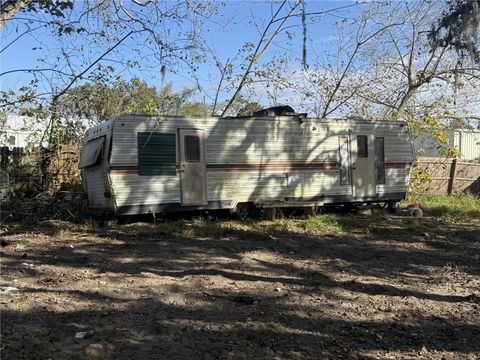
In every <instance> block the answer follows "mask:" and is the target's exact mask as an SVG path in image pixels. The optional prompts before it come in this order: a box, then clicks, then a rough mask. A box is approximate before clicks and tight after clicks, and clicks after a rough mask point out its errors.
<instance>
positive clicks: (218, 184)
mask: <svg viewBox="0 0 480 360" xmlns="http://www.w3.org/2000/svg"><path fill="white" fill-rule="evenodd" d="M181 128H185V129H189V128H197V129H203V131H204V135H205V159H206V178H207V196H208V201H209V202H219V203H220V202H222V203H223V204H228V203H235V202H245V201H254V202H257V201H268V200H284V199H287V198H295V199H311V198H322V197H326V198H328V197H338V198H342V199H343V198H345V199H348V198H351V197H352V196H353V192H352V185H340V174H339V138H338V137H339V136H351V134H352V132H353V133H354V134H358V133H365V134H372V133H373V134H374V135H375V136H381V137H384V139H385V149H384V150H385V177H386V179H385V180H386V181H385V184H381V185H376V191H377V194H378V195H381V196H384V195H388V194H393V193H395V194H399V193H405V192H406V189H407V186H408V179H409V170H410V164H411V163H412V161H413V160H414V158H413V153H412V148H411V144H410V135H409V134H408V129H407V128H406V127H405V126H403V125H401V124H400V123H398V122H381V121H379V122H372V123H368V122H356V121H353V120H336V121H330V120H328V121H327V120H321V119H303V120H302V121H299V120H298V119H292V118H287V117H277V118H233V119H228V118H225V119H219V118H209V119H204V118H184V117H164V118H158V119H155V118H153V117H149V116H138V115H126V116H121V117H119V118H117V119H115V120H113V121H112V122H111V126H110V128H109V129H110V131H111V136H112V145H111V153H110V159H109V163H108V164H103V165H104V167H105V171H107V172H108V174H109V181H110V182H111V190H112V193H113V196H114V201H115V206H116V207H117V208H118V207H122V208H123V207H129V206H138V207H141V208H142V209H153V208H154V205H157V204H172V203H180V197H181V193H180V191H181V190H180V185H181V184H180V180H179V179H180V176H179V172H178V166H179V154H178V135H177V154H176V168H177V170H176V174H175V175H152V176H142V175H139V174H138V168H139V164H138V146H137V133H138V132H159V133H163V134H177V133H178V129H181ZM349 130H350V131H349ZM92 135H93V134H92V132H90V133H88V132H87V137H86V141H88V138H89V137H90V138H91V137H92ZM96 135H98V133H97V134H96ZM85 170H87V169H85ZM93 170H94V168H92V169H91V172H93ZM97 172H98V171H97ZM84 176H85V181H86V183H87V184H88V183H89V182H90V181H92V180H91V178H92V176H91V174H90V171H84ZM95 176H98V175H95ZM97 182H98V184H100V178H98V179H97ZM88 186H90V185H88ZM100 188H101V187H100V185H98V189H97V190H95V192H94V193H93V191H94V190H93V188H92V190H91V191H92V196H100ZM89 191H90V190H89ZM102 193H103V191H102ZM396 196H397V195H396ZM89 198H90V193H89Z"/></svg>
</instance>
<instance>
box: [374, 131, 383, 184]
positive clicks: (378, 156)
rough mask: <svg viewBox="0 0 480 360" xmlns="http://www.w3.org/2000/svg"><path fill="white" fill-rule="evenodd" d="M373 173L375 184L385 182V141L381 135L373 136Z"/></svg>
mask: <svg viewBox="0 0 480 360" xmlns="http://www.w3.org/2000/svg"><path fill="white" fill-rule="evenodd" d="M375 173H376V177H377V184H385V141H384V138H383V137H376V138H375Z"/></svg>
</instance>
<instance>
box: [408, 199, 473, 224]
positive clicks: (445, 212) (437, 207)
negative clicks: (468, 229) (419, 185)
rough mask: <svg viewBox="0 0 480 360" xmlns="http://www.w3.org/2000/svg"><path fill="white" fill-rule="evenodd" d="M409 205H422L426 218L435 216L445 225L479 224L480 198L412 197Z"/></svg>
mask: <svg viewBox="0 0 480 360" xmlns="http://www.w3.org/2000/svg"><path fill="white" fill-rule="evenodd" d="M406 203H407V204H410V203H419V204H421V206H422V208H423V211H424V214H425V215H426V216H434V217H437V218H439V220H441V221H442V222H444V223H447V224H453V223H458V222H470V221H474V222H478V221H479V219H480V198H479V197H476V196H474V195H470V194H468V195H457V196H411V197H410V198H409V199H408V201H407V202H406Z"/></svg>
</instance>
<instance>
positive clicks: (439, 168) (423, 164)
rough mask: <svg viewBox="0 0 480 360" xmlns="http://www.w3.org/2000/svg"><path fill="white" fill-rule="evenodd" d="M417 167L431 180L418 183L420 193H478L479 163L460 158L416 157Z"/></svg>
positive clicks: (479, 187)
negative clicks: (426, 173) (425, 172)
mask: <svg viewBox="0 0 480 360" xmlns="http://www.w3.org/2000/svg"><path fill="white" fill-rule="evenodd" d="M417 162H418V165H417V166H418V167H419V169H421V170H425V171H427V172H428V174H429V175H430V176H431V178H432V180H431V181H424V182H423V183H421V184H418V186H417V188H418V191H419V192H420V193H425V194H432V195H446V194H459V193H463V192H470V193H473V194H477V195H480V163H471V162H467V161H462V160H461V159H443V158H418V159H417Z"/></svg>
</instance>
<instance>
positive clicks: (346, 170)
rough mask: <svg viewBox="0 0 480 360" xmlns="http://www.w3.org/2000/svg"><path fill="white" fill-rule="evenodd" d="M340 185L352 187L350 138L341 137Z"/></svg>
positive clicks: (339, 139)
mask: <svg viewBox="0 0 480 360" xmlns="http://www.w3.org/2000/svg"><path fill="white" fill-rule="evenodd" d="M338 141H339V154H340V185H350V149H349V146H348V137H347V136H339V137H338Z"/></svg>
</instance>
